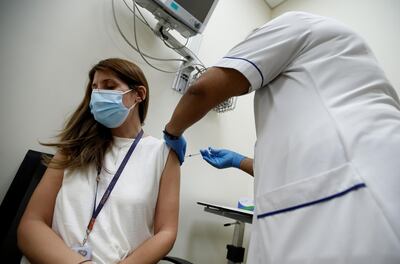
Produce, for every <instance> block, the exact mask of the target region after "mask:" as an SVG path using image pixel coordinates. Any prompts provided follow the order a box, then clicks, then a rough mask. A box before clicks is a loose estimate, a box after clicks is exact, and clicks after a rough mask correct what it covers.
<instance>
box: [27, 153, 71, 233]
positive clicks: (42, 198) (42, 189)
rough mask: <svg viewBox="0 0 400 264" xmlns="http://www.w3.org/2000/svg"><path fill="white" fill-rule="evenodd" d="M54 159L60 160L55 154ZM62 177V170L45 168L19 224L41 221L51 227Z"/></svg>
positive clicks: (59, 156) (58, 155)
mask: <svg viewBox="0 0 400 264" xmlns="http://www.w3.org/2000/svg"><path fill="white" fill-rule="evenodd" d="M54 158H56V159H60V158H61V155H60V154H58V153H57V154H56V155H55V156H54ZM63 176H64V170H63V169H53V168H47V170H46V171H45V173H44V175H43V177H42V179H41V180H40V182H39V184H38V186H37V187H36V189H35V191H34V192H33V194H32V196H31V198H30V200H29V203H28V205H27V207H26V209H25V213H24V215H23V216H22V219H21V223H23V222H24V221H26V220H41V221H44V222H45V223H46V224H47V225H49V226H51V223H52V219H53V212H54V206H55V201H56V197H57V194H58V191H59V190H60V188H61V184H62V180H63Z"/></svg>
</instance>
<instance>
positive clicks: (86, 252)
mask: <svg viewBox="0 0 400 264" xmlns="http://www.w3.org/2000/svg"><path fill="white" fill-rule="evenodd" d="M142 136H143V130H140V132H139V134H138V135H137V136H136V138H135V140H134V141H133V143H132V145H131V147H130V148H129V150H128V152H127V153H126V155H125V157H124V159H123V160H122V162H121V164H120V165H119V167H118V170H117V172H116V173H115V175H114V177H113V178H112V180H111V182H110V184H109V185H108V187H107V189H106V191H105V192H104V194H103V197H102V198H101V200H100V202H99V205H98V206H97V207H96V196H97V187H98V185H99V174H100V173H98V175H97V178H96V194H95V196H94V206H93V212H92V217H91V219H90V221H89V224H88V225H87V228H86V234H85V237H84V238H83V241H82V243H81V244H80V245H74V246H72V247H71V249H72V250H74V251H75V252H78V253H79V254H81V255H82V256H83V257H85V258H86V259H91V258H92V248H91V247H90V246H89V245H88V244H87V240H88V238H89V235H90V232H92V230H93V226H94V224H95V222H96V218H97V216H98V215H99V213H100V211H101V209H103V206H104V204H105V203H106V201H107V200H108V198H109V197H110V194H111V192H112V190H113V189H114V186H115V184H116V183H117V181H118V179H119V176H121V173H122V171H123V170H124V168H125V165H126V163H127V162H128V160H129V158H130V156H131V155H132V153H133V151H134V150H135V148H136V146H137V144H138V143H139V141H140V139H141V138H142Z"/></svg>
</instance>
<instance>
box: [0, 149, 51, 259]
mask: <svg viewBox="0 0 400 264" xmlns="http://www.w3.org/2000/svg"><path fill="white" fill-rule="evenodd" d="M42 155H49V156H51V155H50V154H47V153H43V152H38V151H34V150H28V152H27V153H26V155H25V158H24V160H23V161H22V163H21V166H20V167H19V169H18V171H17V174H16V175H15V178H14V179H13V181H12V183H11V185H10V188H9V189H8V191H7V193H6V195H5V196H4V199H3V202H2V203H1V205H0V216H1V225H0V259H1V262H2V263H10V264H12V263H19V262H20V260H21V256H22V254H21V252H20V250H19V249H18V246H17V228H18V224H19V221H20V219H21V217H22V214H23V213H24V211H25V207H26V205H27V204H28V202H29V199H30V197H31V195H32V193H33V191H34V190H35V188H36V186H37V185H38V183H39V181H40V179H41V178H42V176H43V174H44V172H45V170H46V166H45V165H43V164H42ZM3 261H4V262H3Z"/></svg>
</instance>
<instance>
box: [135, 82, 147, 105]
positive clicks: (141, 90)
mask: <svg viewBox="0 0 400 264" xmlns="http://www.w3.org/2000/svg"><path fill="white" fill-rule="evenodd" d="M136 92H137V94H138V96H139V98H140V99H139V101H138V102H142V101H144V100H145V99H146V96H147V90H146V87H144V86H143V85H140V86H137V87H136Z"/></svg>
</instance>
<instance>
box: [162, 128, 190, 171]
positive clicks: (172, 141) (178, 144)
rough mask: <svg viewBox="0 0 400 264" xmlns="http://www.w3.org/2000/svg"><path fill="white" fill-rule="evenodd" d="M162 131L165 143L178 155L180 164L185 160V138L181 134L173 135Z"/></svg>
mask: <svg viewBox="0 0 400 264" xmlns="http://www.w3.org/2000/svg"><path fill="white" fill-rule="evenodd" d="M163 132H164V140H165V143H166V144H167V145H168V146H169V147H170V148H171V149H172V150H173V151H175V153H176V155H177V156H178V159H179V163H180V164H181V165H182V163H183V161H184V160H185V153H186V140H185V139H184V138H183V136H179V137H177V136H173V135H171V134H169V133H168V132H166V131H165V130H164V131H163Z"/></svg>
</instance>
